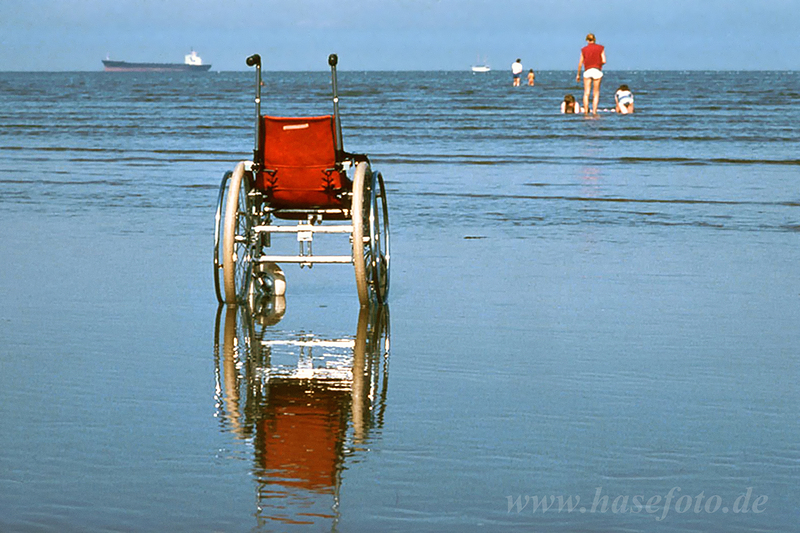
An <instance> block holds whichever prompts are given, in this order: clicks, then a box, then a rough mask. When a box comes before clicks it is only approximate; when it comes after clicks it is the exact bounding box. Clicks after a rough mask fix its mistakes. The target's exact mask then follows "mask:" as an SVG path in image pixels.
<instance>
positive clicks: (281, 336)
mask: <svg viewBox="0 0 800 533" xmlns="http://www.w3.org/2000/svg"><path fill="white" fill-rule="evenodd" d="M284 305H285V304H284V302H283V298H282V297H275V298H273V302H272V303H271V304H270V305H264V306H263V307H262V308H261V311H262V312H263V314H258V313H256V314H253V313H252V311H251V309H249V308H248V307H247V306H233V305H229V306H225V305H220V306H219V310H218V312H217V318H216V343H217V345H216V346H215V366H216V406H217V409H216V410H217V416H218V418H219V419H220V420H221V422H222V425H223V429H224V430H225V431H226V432H230V433H231V434H233V435H234V436H235V437H236V438H237V439H240V440H241V441H243V442H247V443H248V445H252V446H253V455H254V463H253V465H254V466H253V469H254V470H253V474H254V478H255V479H256V480H257V503H258V513H257V514H256V518H257V519H258V520H259V521H262V520H264V521H265V523H266V521H267V520H268V521H269V523H272V524H275V523H276V522H277V523H284V524H297V523H305V524H314V523H322V522H328V521H332V522H333V523H334V526H335V524H336V522H338V518H339V517H338V511H336V510H337V509H338V505H337V504H338V501H339V489H340V485H341V473H342V470H343V469H344V462H345V458H346V457H348V456H351V455H352V454H354V453H357V452H359V451H363V450H364V449H365V448H366V447H365V444H366V443H368V442H369V440H370V438H371V432H372V430H374V429H377V428H380V427H382V425H383V417H384V410H385V408H386V392H387V383H388V364H389V360H388V356H389V355H388V354H389V352H388V350H389V315H388V308H387V307H385V306H366V307H362V308H361V311H360V313H359V315H358V325H357V328H356V335H355V338H353V337H352V336H351V335H348V336H345V337H344V338H334V339H327V338H321V337H320V336H317V335H315V334H313V333H302V334H298V333H297V332H293V331H281V330H280V329H279V328H278V327H276V324H277V323H278V322H279V321H280V319H281V317H282V316H283V311H284V309H285V307H284ZM223 317H224V323H223ZM223 324H224V325H223ZM331 498H332V499H333V502H331ZM331 509H334V513H331ZM298 521H300V522H298ZM333 529H335V527H334V528H333Z"/></svg>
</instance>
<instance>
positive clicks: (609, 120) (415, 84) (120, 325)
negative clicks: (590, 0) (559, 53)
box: [0, 61, 800, 532]
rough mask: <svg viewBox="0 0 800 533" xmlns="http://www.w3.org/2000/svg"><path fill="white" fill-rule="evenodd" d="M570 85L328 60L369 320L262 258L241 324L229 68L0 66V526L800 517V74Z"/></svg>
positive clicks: (297, 100) (245, 126) (242, 75)
mask: <svg viewBox="0 0 800 533" xmlns="http://www.w3.org/2000/svg"><path fill="white" fill-rule="evenodd" d="M343 63H344V61H343ZM573 76H574V74H573V73H572V72H545V71H542V72H537V77H536V78H537V80H536V81H537V83H536V86H535V87H533V88H530V87H521V88H516V89H513V88H512V87H511V86H510V85H511V80H510V76H509V75H508V73H506V72H492V73H490V74H488V75H473V74H471V73H468V72H444V73H434V72H424V73H413V72H411V73H409V72H383V73H379V72H368V73H361V72H348V71H344V72H340V78H339V85H340V89H341V110H342V114H343V126H344V138H345V148H347V149H349V150H351V151H358V152H366V153H368V154H369V155H370V157H371V159H372V162H373V166H374V167H375V168H377V169H379V170H380V171H382V173H383V175H384V177H385V178H386V180H387V186H388V197H389V209H390V216H391V223H392V228H391V229H392V294H391V308H390V311H391V312H390V313H388V312H387V313H383V314H377V313H373V314H368V313H367V314H360V313H359V307H358V299H357V295H356V290H355V283H354V275H353V271H352V268H351V267H349V266H328V267H326V266H317V267H315V268H314V269H312V270H308V269H302V270H301V269H299V268H297V267H291V266H287V267H286V269H285V270H286V275H287V280H288V286H289V289H288V293H287V296H286V300H285V302H275V303H274V309H272V310H271V312H264V313H261V314H259V315H258V316H255V317H251V316H250V315H249V314H248V313H245V312H243V310H237V309H235V308H232V309H218V308H217V304H216V299H215V297H214V288H213V281H212V245H213V216H214V209H215V204H216V201H217V193H218V187H219V183H220V179H221V178H222V175H223V173H224V172H225V171H227V170H230V169H232V168H233V166H234V165H235V164H236V162H237V161H239V160H242V159H247V158H249V157H250V154H251V150H252V145H253V141H252V138H253V134H252V124H253V118H254V116H253V115H254V111H253V92H254V90H253V89H254V83H253V74H252V73H251V72H238V73H208V74H206V75H199V76H185V75H183V76H177V75H169V74H162V75H154V74H124V73H101V72H96V73H0V228H2V232H1V233H0V258H2V265H1V266H0V303H1V304H2V305H1V306H0V421H2V426H3V428H2V431H0V531H3V532H5V531H9V532H28V531H36V532H38V531H53V532H71V531H75V532H86V531H88V532H100V531H152V532H161V531H176V532H177V531H187V532H197V531H208V532H216V531H223V532H244V531H279V532H281V531H295V530H296V531H342V532H351V531H352V532H360V531H365V532H366V531H403V532H404V531H426V532H440V531H441V532H465V531H487V532H493V531H597V532H600V531H644V532H647V531H665V532H666V531H702V532H709V531H712V532H716V531H719V532H732V531H770V532H772V531H794V530H796V527H797V523H798V522H800V510H799V509H800V507H799V506H798V502H799V501H800V485H799V484H798V479H800V425H799V424H798V406H800V385H798V384H799V383H800V127H798V124H800V73H798V72H739V73H735V72H614V71H609V72H608V73H607V74H606V78H605V79H604V81H603V89H602V97H601V107H603V108H613V92H614V90H615V89H616V87H617V86H619V85H620V84H622V83H625V84H627V85H629V86H630V87H631V89H632V91H633V92H634V94H635V98H636V109H637V113H636V114H635V115H633V116H616V115H615V114H612V113H608V112H602V113H600V114H599V115H598V116H597V117H596V118H586V117H583V116H565V115H561V114H559V112H558V109H559V105H560V102H561V101H562V99H563V97H564V95H565V94H566V93H572V94H574V95H576V96H579V95H580V92H581V91H580V89H579V88H578V87H577V86H576V85H575V84H574V81H573V80H574V78H573ZM329 86H330V83H329V74H328V73H325V72H314V73H270V72H265V86H264V103H263V108H262V111H263V112H265V113H268V114H274V115H316V114H326V113H329V112H330V107H331V104H330V98H329V94H328V92H329ZM267 311H269V310H267ZM315 368H316V369H317V370H314V369H315ZM303 372H306V375H311V374H314V375H315V376H319V375H320V372H324V373H327V374H325V376H324V379H322V378H320V379H316V380H312V381H308V380H306V381H302V382H299V383H300V384H298V381H297V380H294V381H293V380H288V379H285V377H286V376H287V375H297V374H298V373H300V374H302V373H303ZM315 372H316V373H315ZM309 373H310V374H309Z"/></svg>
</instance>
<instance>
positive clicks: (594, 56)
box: [575, 33, 606, 114]
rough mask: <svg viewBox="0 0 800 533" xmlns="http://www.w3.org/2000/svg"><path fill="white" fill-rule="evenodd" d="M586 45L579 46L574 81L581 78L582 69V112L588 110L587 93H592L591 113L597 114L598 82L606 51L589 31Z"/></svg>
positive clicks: (601, 74)
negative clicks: (579, 54)
mask: <svg viewBox="0 0 800 533" xmlns="http://www.w3.org/2000/svg"><path fill="white" fill-rule="evenodd" d="M586 43H587V44H586V46H584V47H583V48H581V59H580V61H579V62H578V75H577V76H575V81H576V82H577V81H580V79H581V69H584V71H583V112H584V113H588V112H589V95H590V94H591V95H592V113H593V114H597V106H598V104H599V103H600V82H601V81H602V79H603V65H604V64H605V63H606V52H605V48H604V47H603V46H602V45H599V44H597V43H596V42H595V36H594V34H593V33H590V34H588V35H587V36H586Z"/></svg>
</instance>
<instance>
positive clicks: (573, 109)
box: [561, 94, 583, 113]
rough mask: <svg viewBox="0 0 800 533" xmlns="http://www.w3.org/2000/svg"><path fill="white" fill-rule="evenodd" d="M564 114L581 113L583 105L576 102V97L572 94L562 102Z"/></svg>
mask: <svg viewBox="0 0 800 533" xmlns="http://www.w3.org/2000/svg"><path fill="white" fill-rule="evenodd" d="M561 112H562V113H581V112H583V110H582V109H581V105H580V104H579V103H578V102H576V101H575V97H574V96H572V95H571V94H568V95H566V96H564V101H563V102H561Z"/></svg>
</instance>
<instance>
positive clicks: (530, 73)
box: [528, 69, 536, 87]
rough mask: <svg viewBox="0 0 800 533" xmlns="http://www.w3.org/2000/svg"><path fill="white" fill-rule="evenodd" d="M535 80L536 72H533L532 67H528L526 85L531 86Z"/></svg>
mask: <svg viewBox="0 0 800 533" xmlns="http://www.w3.org/2000/svg"><path fill="white" fill-rule="evenodd" d="M535 81H536V73H535V72H533V69H530V70H529V71H528V85H530V86H531V87H533V84H534V83H535Z"/></svg>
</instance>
